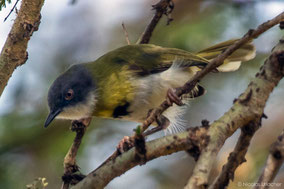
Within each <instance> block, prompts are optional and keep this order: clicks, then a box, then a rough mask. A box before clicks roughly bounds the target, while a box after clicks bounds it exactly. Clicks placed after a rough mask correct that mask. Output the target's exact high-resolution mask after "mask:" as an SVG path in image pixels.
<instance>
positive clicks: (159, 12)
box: [137, 0, 174, 44]
mask: <svg viewBox="0 0 284 189" xmlns="http://www.w3.org/2000/svg"><path fill="white" fill-rule="evenodd" d="M152 7H153V9H154V10H156V12H155V15H154V17H153V18H152V20H151V22H150V23H149V25H148V26H147V27H146V29H145V31H144V32H143V34H142V35H141V37H140V38H139V40H138V41H137V43H140V44H146V43H149V41H150V38H151V36H152V33H153V31H154V29H155V28H156V26H157V24H158V23H159V21H160V19H161V18H162V16H163V15H166V16H168V21H167V24H169V23H170V22H171V21H172V20H173V19H172V18H171V17H170V14H171V12H172V11H173V8H174V4H173V1H172V0H161V1H160V2H159V3H157V4H155V5H153V6H152Z"/></svg>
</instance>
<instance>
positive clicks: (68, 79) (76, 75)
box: [44, 64, 95, 127]
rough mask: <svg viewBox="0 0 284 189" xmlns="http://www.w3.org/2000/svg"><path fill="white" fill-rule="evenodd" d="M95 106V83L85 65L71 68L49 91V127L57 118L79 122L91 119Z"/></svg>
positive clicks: (46, 123)
mask: <svg viewBox="0 0 284 189" xmlns="http://www.w3.org/2000/svg"><path fill="white" fill-rule="evenodd" d="M94 105H95V83H94V81H93V79H92V75H91V74H90V72H89V71H88V70H87V68H86V67H85V65H84V64H78V65H74V66H72V67H70V68H69V69H68V70H67V71H66V72H65V73H63V74H62V75H60V76H59V77H58V78H57V79H56V80H55V81H54V82H53V84H52V85H51V87H50V89H49V91H48V106H49V109H50V113H49V115H48V117H47V119H46V122H45V124H44V126H45V127H47V126H48V125H49V124H50V123H51V121H52V120H53V119H54V118H55V117H57V118H61V119H70V120H79V119H82V118H86V117H90V116H91V115H92V112H93V108H94Z"/></svg>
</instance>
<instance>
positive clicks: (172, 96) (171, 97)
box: [166, 88, 184, 106]
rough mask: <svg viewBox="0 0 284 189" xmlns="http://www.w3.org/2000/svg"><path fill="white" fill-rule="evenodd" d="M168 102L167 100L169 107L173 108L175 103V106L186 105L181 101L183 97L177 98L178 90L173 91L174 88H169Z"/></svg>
mask: <svg viewBox="0 0 284 189" xmlns="http://www.w3.org/2000/svg"><path fill="white" fill-rule="evenodd" d="M166 100H167V103H168V105H169V106H172V105H173V103H175V104H177V105H179V106H182V105H184V103H183V102H182V100H181V97H178V96H177V94H176V90H175V89H173V88H169V89H168V91H167V98H166Z"/></svg>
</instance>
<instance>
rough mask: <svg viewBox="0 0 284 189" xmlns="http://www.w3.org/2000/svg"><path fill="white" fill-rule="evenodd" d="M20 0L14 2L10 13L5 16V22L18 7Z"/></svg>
mask: <svg viewBox="0 0 284 189" xmlns="http://www.w3.org/2000/svg"><path fill="white" fill-rule="evenodd" d="M18 2H19V0H17V1H16V3H15V4H14V6H13V8H12V9H11V10H10V12H9V14H8V15H7V16H6V17H5V19H4V22H5V21H6V20H7V19H8V17H9V16H10V15H11V14H12V12H13V11H14V9H15V8H16V6H17V4H18Z"/></svg>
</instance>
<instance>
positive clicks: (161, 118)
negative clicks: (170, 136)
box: [143, 115, 170, 136]
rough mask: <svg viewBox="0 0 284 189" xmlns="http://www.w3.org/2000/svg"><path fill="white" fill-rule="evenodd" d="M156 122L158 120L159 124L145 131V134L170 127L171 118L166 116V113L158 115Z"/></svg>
mask: <svg viewBox="0 0 284 189" xmlns="http://www.w3.org/2000/svg"><path fill="white" fill-rule="evenodd" d="M156 122H157V124H158V126H157V127H155V128H153V129H151V130H148V131H145V132H144V133H143V135H144V136H148V135H151V134H153V133H156V132H158V131H161V130H164V129H166V128H168V126H169V125H170V120H169V119H168V118H167V117H165V116H164V115H160V116H158V117H157V119H156Z"/></svg>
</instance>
